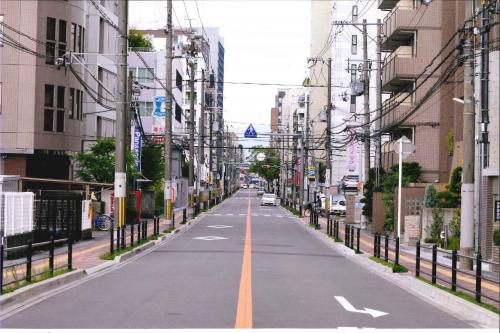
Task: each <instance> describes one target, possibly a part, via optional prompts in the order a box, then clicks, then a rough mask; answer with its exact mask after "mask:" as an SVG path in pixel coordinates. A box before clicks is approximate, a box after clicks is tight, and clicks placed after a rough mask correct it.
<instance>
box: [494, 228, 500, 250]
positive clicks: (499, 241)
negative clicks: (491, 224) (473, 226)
mask: <svg viewBox="0 0 500 333" xmlns="http://www.w3.org/2000/svg"><path fill="white" fill-rule="evenodd" d="M493 244H495V245H496V246H500V229H497V230H495V231H494V232H493Z"/></svg>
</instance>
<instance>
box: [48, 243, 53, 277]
mask: <svg viewBox="0 0 500 333" xmlns="http://www.w3.org/2000/svg"><path fill="white" fill-rule="evenodd" d="M49 272H50V277H53V276H54V235H51V236H50V250H49Z"/></svg>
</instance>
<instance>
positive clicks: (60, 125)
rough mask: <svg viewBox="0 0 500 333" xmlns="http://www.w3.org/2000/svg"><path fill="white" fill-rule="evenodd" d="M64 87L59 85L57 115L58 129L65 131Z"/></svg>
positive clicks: (58, 130)
mask: <svg viewBox="0 0 500 333" xmlns="http://www.w3.org/2000/svg"><path fill="white" fill-rule="evenodd" d="M64 90H65V88H64V87H60V86H58V87H57V117H56V131H57V132H64V97H65V94H64Z"/></svg>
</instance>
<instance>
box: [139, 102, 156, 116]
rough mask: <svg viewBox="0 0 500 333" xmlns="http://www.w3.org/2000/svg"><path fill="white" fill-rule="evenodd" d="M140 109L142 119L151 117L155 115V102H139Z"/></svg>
mask: <svg viewBox="0 0 500 333" xmlns="http://www.w3.org/2000/svg"><path fill="white" fill-rule="evenodd" d="M138 107H139V114H140V115H141V116H142V117H149V116H151V114H152V113H153V102H138Z"/></svg>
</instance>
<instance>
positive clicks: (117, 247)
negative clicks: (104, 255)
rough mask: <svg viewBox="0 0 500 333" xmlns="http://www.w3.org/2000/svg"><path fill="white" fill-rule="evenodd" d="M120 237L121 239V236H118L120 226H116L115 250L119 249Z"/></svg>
mask: <svg viewBox="0 0 500 333" xmlns="http://www.w3.org/2000/svg"><path fill="white" fill-rule="evenodd" d="M120 239H121V236H120V227H118V228H116V250H117V251H120V249H121V247H120Z"/></svg>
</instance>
